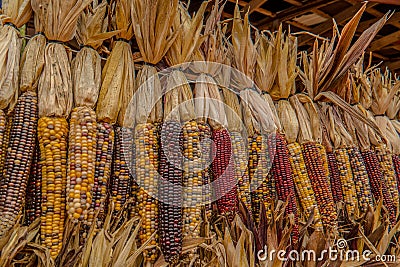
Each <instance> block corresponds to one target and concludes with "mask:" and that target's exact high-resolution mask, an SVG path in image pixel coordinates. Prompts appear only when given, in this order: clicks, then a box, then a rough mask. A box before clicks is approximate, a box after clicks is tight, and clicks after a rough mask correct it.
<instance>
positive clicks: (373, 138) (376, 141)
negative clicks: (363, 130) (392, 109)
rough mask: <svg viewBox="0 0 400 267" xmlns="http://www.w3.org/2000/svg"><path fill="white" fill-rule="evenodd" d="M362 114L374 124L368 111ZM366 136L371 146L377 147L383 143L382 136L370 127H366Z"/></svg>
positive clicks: (373, 119) (372, 117)
mask: <svg viewBox="0 0 400 267" xmlns="http://www.w3.org/2000/svg"><path fill="white" fill-rule="evenodd" d="M364 112H365V114H366V115H367V117H368V119H369V120H370V121H373V122H374V123H375V124H376V121H375V117H374V114H373V113H372V112H371V111H369V110H368V111H364ZM368 136H369V141H370V143H371V145H374V146H379V145H381V144H382V143H383V142H384V140H383V134H382V135H379V134H377V133H376V132H375V131H374V130H373V129H372V128H371V127H368Z"/></svg>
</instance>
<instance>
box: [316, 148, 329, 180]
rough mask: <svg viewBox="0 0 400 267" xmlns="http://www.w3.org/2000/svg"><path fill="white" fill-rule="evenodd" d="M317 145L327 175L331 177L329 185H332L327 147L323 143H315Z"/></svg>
mask: <svg viewBox="0 0 400 267" xmlns="http://www.w3.org/2000/svg"><path fill="white" fill-rule="evenodd" d="M315 145H316V146H317V148H318V149H319V153H320V155H321V159H322V166H323V167H324V171H325V176H326V177H328V178H329V179H328V182H329V186H331V181H330V173H329V166H328V158H327V155H326V150H325V147H324V146H323V145H321V144H320V143H315Z"/></svg>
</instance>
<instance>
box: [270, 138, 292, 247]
mask: <svg viewBox="0 0 400 267" xmlns="http://www.w3.org/2000/svg"><path fill="white" fill-rule="evenodd" d="M268 138H271V137H270V136H269V137H268ZM271 173H272V176H273V178H274V180H275V187H276V193H277V197H278V200H282V201H287V206H286V210H285V212H286V214H287V215H289V214H293V215H294V225H293V229H292V233H291V236H292V244H297V242H298V239H299V224H298V214H297V205H296V193H295V189H294V181H293V172H292V168H291V165H290V160H289V151H288V148H287V146H286V140H285V138H284V137H283V136H281V135H280V134H277V135H276V151H275V156H274V160H273V163H272V167H271Z"/></svg>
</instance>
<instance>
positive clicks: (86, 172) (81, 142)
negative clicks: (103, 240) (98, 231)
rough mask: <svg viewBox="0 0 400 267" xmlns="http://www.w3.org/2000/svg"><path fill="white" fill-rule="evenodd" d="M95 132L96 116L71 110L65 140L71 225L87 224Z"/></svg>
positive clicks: (94, 155) (88, 109) (89, 112)
mask: <svg viewBox="0 0 400 267" xmlns="http://www.w3.org/2000/svg"><path fill="white" fill-rule="evenodd" d="M96 128H97V123H96V113H95V112H94V111H93V110H92V109H91V108H88V107H78V108H74V109H73V110H72V112H71V119H70V131H69V139H68V147H69V148H68V152H69V153H68V167H67V212H68V216H69V218H70V219H71V220H73V221H78V220H79V221H83V222H84V223H88V221H87V217H88V211H89V208H90V206H91V204H92V189H93V186H94V175H95V168H96V132H97V129H96ZM90 223H91V222H90ZM89 225H90V224H89Z"/></svg>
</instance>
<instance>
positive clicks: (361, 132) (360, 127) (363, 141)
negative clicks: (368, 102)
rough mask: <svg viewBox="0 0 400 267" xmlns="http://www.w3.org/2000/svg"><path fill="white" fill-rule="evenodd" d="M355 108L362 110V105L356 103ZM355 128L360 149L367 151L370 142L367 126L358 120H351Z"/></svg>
mask: <svg viewBox="0 0 400 267" xmlns="http://www.w3.org/2000/svg"><path fill="white" fill-rule="evenodd" d="M356 108H358V109H360V110H362V109H363V108H362V105H361V104H358V105H357V106H356ZM352 121H353V123H354V127H355V130H356V138H357V140H358V145H359V147H360V150H361V151H367V150H369V149H370V146H371V143H370V141H369V137H368V126H367V125H366V124H364V123H363V122H361V121H359V120H354V119H353V120H352Z"/></svg>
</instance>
